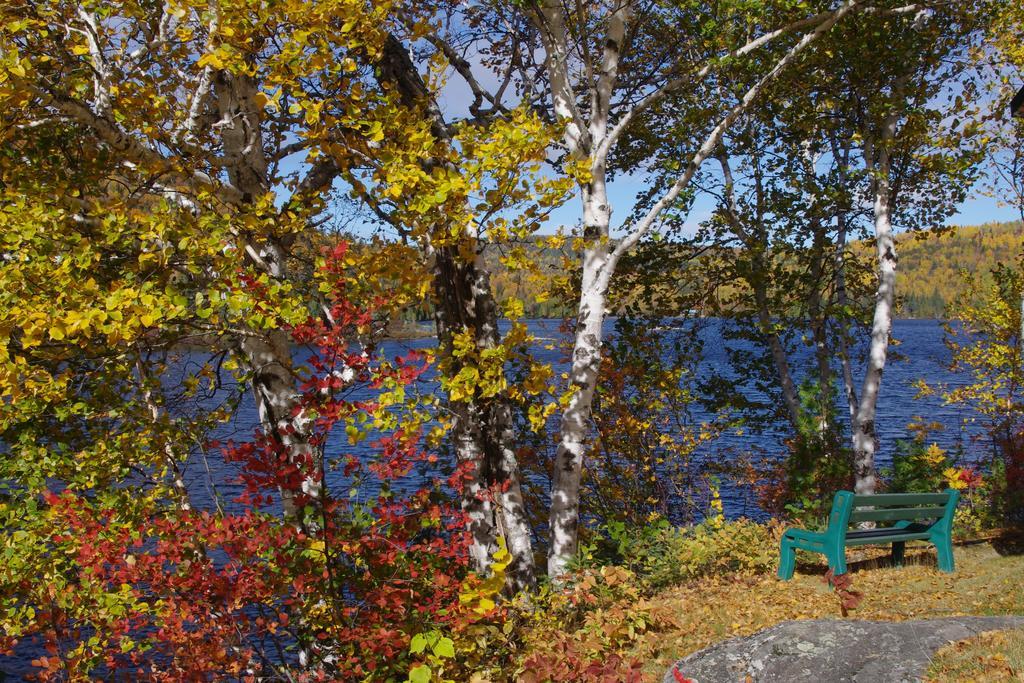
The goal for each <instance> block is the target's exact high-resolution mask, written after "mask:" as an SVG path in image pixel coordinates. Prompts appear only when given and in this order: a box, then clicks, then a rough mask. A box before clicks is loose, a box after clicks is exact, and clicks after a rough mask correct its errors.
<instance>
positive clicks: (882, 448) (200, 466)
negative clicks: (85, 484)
mask: <svg viewBox="0 0 1024 683" xmlns="http://www.w3.org/2000/svg"><path fill="white" fill-rule="evenodd" d="M725 324H726V323H725V321H722V320H711V321H704V323H703V324H702V328H701V330H700V339H701V340H702V341H703V359H702V361H701V363H702V364H703V367H701V366H698V370H699V371H700V370H715V371H718V372H721V373H723V374H725V375H726V376H729V375H730V374H731V373H734V371H733V370H732V369H731V368H730V366H729V361H728V357H727V355H726V350H725V349H726V343H725V342H724V341H723V325H725ZM529 327H530V330H531V332H532V333H533V334H534V335H535V336H536V337H537V338H538V343H537V344H536V345H535V347H534V349H533V352H534V354H535V356H536V357H537V358H538V360H540V361H542V362H545V363H550V364H552V365H553V366H554V367H555V371H556V375H557V374H558V373H560V372H562V371H564V370H565V369H566V367H565V362H564V358H565V355H566V354H565V351H564V350H563V349H562V348H559V344H558V343H557V342H558V341H559V340H562V339H563V338H562V336H561V333H560V332H559V327H560V321H559V320H533V321H530V322H529ZM612 328H613V321H609V322H608V324H607V333H608V334H609V335H610V334H612V333H613V329H612ZM893 332H894V337H895V339H896V340H898V342H899V344H898V346H897V347H895V350H896V351H897V352H898V355H899V357H900V358H898V359H896V360H892V361H891V362H890V363H889V364H888V365H887V368H886V371H885V375H884V377H883V382H882V390H881V395H880V399H879V405H878V419H877V430H878V436H879V451H878V455H877V464H878V466H879V467H880V468H884V467H886V466H887V465H888V464H889V463H890V462H891V458H892V453H893V449H894V447H895V445H896V441H897V440H898V439H901V438H906V436H907V429H906V427H907V424H908V423H910V422H912V421H916V420H920V419H922V418H923V419H925V420H926V421H928V422H938V423H941V424H942V425H943V426H944V429H943V430H942V431H939V432H936V433H934V434H933V435H932V437H931V438H932V440H934V441H935V442H937V443H938V444H939V445H940V446H942V447H943V448H946V449H958V450H960V451H962V452H963V457H964V459H965V460H967V461H977V460H980V459H982V458H983V457H984V455H985V454H986V453H985V451H986V448H987V444H986V442H985V441H984V440H983V439H981V438H980V437H981V430H980V427H979V425H977V424H976V423H973V422H972V419H973V418H974V417H975V415H974V413H973V411H972V410H970V409H969V408H967V407H964V406H948V405H944V404H943V401H942V399H941V397H940V396H938V395H931V396H928V397H923V398H916V397H915V395H916V394H917V389H916V388H915V387H914V383H915V382H916V381H918V380H922V379H923V380H925V381H927V382H928V383H930V384H932V385H947V386H958V385H962V384H964V383H965V382H966V379H967V378H966V377H964V376H963V375H957V374H955V373H951V372H950V371H949V370H948V369H947V365H948V361H949V350H948V349H947V347H946V345H945V344H944V341H943V339H944V331H943V328H942V324H941V322H939V321H936V320H899V321H896V323H895V325H894V330H893ZM662 333H663V334H674V333H675V332H674V331H673V330H672V329H666V330H664V331H663V332H662ZM435 344H436V340H435V339H433V338H424V339H416V340H409V341H393V340H389V341H385V342H384V343H383V344H382V346H381V349H380V351H381V352H382V353H383V355H384V356H386V357H394V356H398V355H404V354H406V353H407V352H408V351H409V350H412V349H423V348H429V347H432V346H434V345H435ZM549 346H553V347H554V348H548V347H549ZM810 354H811V351H810V349H809V348H803V349H801V350H800V351H799V352H798V353H796V354H795V355H794V358H793V368H794V372H795V373H797V375H798V378H799V373H800V371H801V368H802V367H809V366H810V365H811V359H810ZM206 358H207V356H205V354H190V355H189V357H188V358H187V359H186V362H185V364H184V365H183V366H182V367H192V368H194V367H195V366H197V365H201V364H202V362H204V361H205V360H206ZM301 358H302V353H299V354H298V359H299V360H300V361H301ZM862 372H863V366H862V364H857V365H856V366H855V379H856V380H857V381H858V382H859V380H860V377H861V375H862ZM419 389H420V390H421V391H436V390H437V385H436V382H435V381H434V380H433V377H432V375H431V374H430V373H428V374H427V375H426V376H425V377H424V379H423V380H422V383H421V385H420V387H419ZM858 391H859V384H858ZM754 394H756V392H754ZM754 394H751V395H752V396H753V395H754ZM355 397H357V398H369V394H368V393H367V394H363V395H360V393H359V392H358V391H357V393H356V394H355ZM837 410H838V415H839V416H840V419H841V420H846V415H847V410H846V407H845V405H839V406H837ZM708 417H710V416H709V414H708V413H706V412H703V411H702V410H701V409H700V408H698V407H695V408H694V409H693V418H694V419H696V420H698V421H699V420H701V419H707V418H708ZM257 425H258V418H257V415H256V410H255V406H254V404H253V401H252V399H251V397H250V396H249V395H248V394H246V395H244V396H243V397H242V400H241V404H240V405H239V407H238V409H237V411H236V412H235V415H234V418H233V420H232V421H231V422H230V423H228V424H226V425H225V426H224V427H223V428H222V429H220V430H219V431H218V432H217V433H216V434H215V436H216V437H217V438H219V439H222V440H226V439H232V438H233V439H237V440H245V439H248V438H250V437H251V436H252V434H253V432H254V431H255V429H256V427H257ZM549 427H550V428H551V429H554V428H556V427H557V415H556V416H554V417H553V418H552V420H551V422H550V425H549ZM783 436H784V434H783V433H782V431H780V430H779V429H777V428H776V429H773V428H771V426H769V427H768V428H766V429H762V430H754V429H749V428H745V429H743V430H742V431H737V430H731V431H726V432H725V433H723V434H722V436H720V437H719V438H718V439H716V440H715V441H714V442H712V443H710V444H707V445H705V446H703V447H701V449H700V450H699V451H698V452H697V453H696V454H695V461H697V462H698V463H699V462H701V461H704V462H707V461H709V460H719V461H720V460H722V459H729V458H736V457H738V456H743V455H746V454H751V453H755V454H759V455H762V456H769V457H771V456H779V455H781V454H782V453H784V446H783V443H782V438H783ZM372 441H373V440H372V439H368V440H367V441H366V442H364V443H362V444H359V445H357V446H351V445H350V444H348V443H347V441H346V439H345V437H344V435H343V434H339V435H338V437H337V438H336V439H332V441H331V442H330V443H328V445H327V448H326V453H327V455H328V457H338V456H340V455H342V454H350V453H351V454H356V455H360V456H363V457H370V456H371V454H372V451H373V446H372ZM235 479H236V474H235V472H234V471H233V467H232V466H231V465H226V464H225V463H223V461H222V460H221V459H220V458H219V456H218V454H217V453H216V452H211V453H210V454H208V456H207V457H206V458H205V459H203V458H200V457H198V456H197V457H195V458H193V460H192V461H190V463H189V465H188V468H187V471H186V480H187V482H188V484H189V488H190V489H191V490H192V492H193V494H194V496H195V497H196V499H197V503H198V504H199V505H201V506H202V505H210V504H211V502H212V499H211V498H210V494H211V492H212V490H213V489H214V488H215V489H216V491H217V492H218V493H219V494H220V495H221V498H222V499H223V500H224V501H228V503H229V502H230V500H231V499H233V498H234V497H235V496H236V495H237V494H238V493H239V492H240V491H241V487H240V486H239V485H238V484H237V483H236V482H235ZM328 485H329V486H330V487H331V488H332V490H346V489H347V488H348V486H349V482H348V481H347V480H345V479H344V478H343V477H342V476H341V475H340V474H337V475H335V476H334V478H333V479H332V478H329V480H328ZM410 485H413V484H410ZM363 495H373V491H372V489H368V490H366V491H364V492H363ZM723 498H724V504H725V511H726V514H727V515H728V516H740V515H747V516H753V517H759V516H761V513H760V510H759V509H758V507H757V504H756V501H755V500H754V498H753V495H752V494H751V492H750V491H748V490H745V489H741V488H737V487H735V486H732V485H730V484H729V483H728V482H726V483H725V485H724V486H723Z"/></svg>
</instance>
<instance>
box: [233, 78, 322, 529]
mask: <svg viewBox="0 0 1024 683" xmlns="http://www.w3.org/2000/svg"><path fill="white" fill-rule="evenodd" d="M213 81H214V83H213V93H214V96H215V106H216V108H217V115H218V117H219V120H218V122H217V123H216V124H215V128H216V129H217V130H218V132H219V133H220V137H221V143H222V145H223V148H224V161H225V166H226V168H227V173H228V179H229V180H230V182H231V184H232V185H233V186H234V187H235V188H237V189H238V190H239V192H240V193H241V201H242V202H243V203H245V202H251V201H254V200H255V199H256V198H257V197H260V196H262V195H263V194H264V193H266V192H267V191H268V190H269V185H268V179H267V158H266V155H265V153H264V149H263V139H262V131H261V127H260V119H261V110H260V107H259V106H258V105H257V104H256V102H255V100H254V97H255V95H256V93H257V88H256V84H255V82H254V81H253V80H252V79H251V78H249V77H246V76H242V75H237V74H230V73H227V72H224V71H221V72H218V73H217V74H216V76H215V77H214V79H213ZM240 246H241V247H242V248H244V249H245V251H246V253H248V254H249V256H250V257H251V258H252V259H253V260H254V262H256V263H257V265H258V266H259V267H261V268H262V269H263V270H265V271H266V272H267V274H268V275H270V276H271V277H273V278H274V279H276V280H284V279H285V278H286V277H287V269H286V264H285V254H284V251H283V250H282V249H281V248H280V247H279V246H277V245H275V244H273V243H271V242H269V241H268V242H267V243H265V244H261V245H255V246H254V245H248V244H242V245H240ZM239 349H240V351H241V355H242V358H243V360H244V361H245V362H246V363H247V365H248V366H249V368H250V369H251V371H252V373H253V376H252V392H253V396H254V398H255V401H256V412H257V414H258V415H259V418H260V426H261V427H262V429H263V431H264V433H266V434H267V435H268V436H271V437H273V438H276V439H277V440H278V442H279V443H280V444H281V446H282V447H283V448H284V449H285V451H286V452H287V454H288V458H289V460H290V461H291V462H292V463H294V464H296V465H298V466H299V467H300V469H301V471H302V472H303V480H302V483H301V490H302V492H303V493H304V494H306V495H308V496H310V497H311V498H318V497H319V495H320V491H321V485H320V481H319V471H320V468H319V465H318V462H317V457H316V453H314V449H313V448H312V446H311V445H310V443H309V425H308V424H307V420H306V419H304V418H303V416H302V414H301V413H298V414H297V413H296V408H297V407H298V404H299V394H298V391H297V388H296V382H295V377H294V375H293V373H292V353H291V343H290V338H289V336H288V333H287V332H285V331H284V330H269V331H265V332H264V331H259V330H254V331H252V333H251V334H245V335H243V336H242V337H241V339H240V340H239ZM281 498H282V505H283V508H284V513H285V516H286V518H287V519H289V520H290V521H291V522H292V523H293V524H296V525H300V526H302V525H304V524H305V523H306V520H303V519H302V511H301V510H300V509H299V507H298V505H297V504H296V502H295V500H294V495H293V492H292V491H289V490H285V489H282V490H281Z"/></svg>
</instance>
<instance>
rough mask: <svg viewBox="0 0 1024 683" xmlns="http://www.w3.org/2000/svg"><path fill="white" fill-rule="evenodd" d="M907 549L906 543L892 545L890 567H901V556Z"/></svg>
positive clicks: (899, 542)
mask: <svg viewBox="0 0 1024 683" xmlns="http://www.w3.org/2000/svg"><path fill="white" fill-rule="evenodd" d="M906 549H907V542H906V541H896V542H895V543H893V544H892V566H894V567H902V566H903V554H904V552H905V551H906Z"/></svg>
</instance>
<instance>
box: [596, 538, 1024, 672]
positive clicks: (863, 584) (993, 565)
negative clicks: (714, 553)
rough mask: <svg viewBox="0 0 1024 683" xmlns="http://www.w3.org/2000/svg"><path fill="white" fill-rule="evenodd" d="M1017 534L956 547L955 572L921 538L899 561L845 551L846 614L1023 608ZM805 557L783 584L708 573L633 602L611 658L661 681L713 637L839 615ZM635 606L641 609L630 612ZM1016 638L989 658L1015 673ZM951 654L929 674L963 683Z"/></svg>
mask: <svg viewBox="0 0 1024 683" xmlns="http://www.w3.org/2000/svg"><path fill="white" fill-rule="evenodd" d="M1022 538H1024V537H1022V536H1021V535H1020V534H1012V535H1011V534H1001V535H996V536H992V537H989V538H986V539H981V540H976V541H972V542H968V543H962V544H960V545H957V546H956V548H955V550H954V553H955V558H956V563H957V567H956V572H955V573H954V574H943V573H941V572H939V571H938V570H937V569H936V567H935V553H934V550H933V549H931V548H930V547H927V546H926V545H924V544H921V545H913V546H910V545H908V548H907V558H906V562H905V565H904V566H903V567H893V566H892V565H891V562H890V560H889V557H888V550H887V549H883V548H864V549H858V550H856V551H851V552H850V553H849V554H848V558H849V569H850V574H849V575H850V577H851V579H852V582H851V583H852V585H850V586H849V588H848V590H849V591H852V592H854V593H856V594H859V596H858V597H859V601H856V606H855V607H854V608H853V609H850V610H848V613H849V617H850V618H856V619H872V620H884V621H903V620H907V619H929V618H938V617H948V616H959V615H1005V614H1024V582H1022V581H1021V576H1024V542H1022ZM804 559H805V562H804V563H803V564H801V565H798V568H797V574H796V576H795V577H794V578H793V580H791V581H788V582H787V581H780V580H779V579H777V578H775V577H774V576H773V575H770V574H767V573H759V574H753V575H752V574H734V575H731V576H729V575H717V576H708V577H705V578H700V579H697V580H694V581H691V582H688V583H685V584H683V585H679V586H675V587H672V588H668V589H665V590H662V591H660V592H657V593H655V594H654V595H653V596H651V597H649V598H648V599H646V600H644V601H642V602H640V603H639V604H638V603H636V602H634V603H633V604H632V610H630V612H631V614H632V618H631V619H630V621H631V622H633V624H634V628H631V629H627V630H626V631H624V632H622V631H620V637H617V638H616V637H613V638H611V641H614V643H615V645H616V647H617V648H619V652H618V653H616V655H617V656H621V657H622V658H623V659H624V660H630V661H637V660H639V661H642V662H644V664H643V669H642V679H646V680H659V679H660V677H661V676H662V675H664V672H665V671H666V670H667V669H668V668H669V667H670V666H671V665H672V664H673V663H674V662H675V661H676V660H678V659H680V658H681V657H684V656H686V655H688V654H690V653H692V652H695V651H697V650H700V649H703V648H705V647H707V646H709V645H711V644H714V643H716V642H719V641H722V640H726V639H728V638H732V637H737V636H746V635H750V634H752V633H755V632H756V631H759V630H761V629H763V628H766V627H768V626H771V625H773V624H776V623H779V622H781V621H786V620H790V619H820V618H829V617H834V618H837V619H838V618H843V617H842V615H841V613H842V605H841V598H840V596H839V595H837V593H836V592H835V591H833V590H832V589H831V588H830V587H829V585H828V583H827V580H826V577H825V573H826V568H825V567H824V565H822V564H819V563H817V562H816V560H815V559H814V558H811V557H807V558H804ZM627 599H628V598H627ZM619 607H620V608H622V607H626V606H625V605H620V606H619ZM637 607H639V608H640V609H641V611H643V612H644V614H643V615H638V614H637V611H636V608H637ZM615 608H616V606H615V605H611V606H609V607H605V608H603V610H602V614H604V615H609V614H612V613H614V612H615ZM638 620H639V623H638ZM588 622H589V623H588V624H587V625H586V626H585V627H584V628H585V629H589V630H591V631H594V630H597V631H600V630H601V627H602V626H604V627H608V626H611V625H612V624H610V623H605V624H595V623H594V622H593V621H592V620H590V619H588ZM641 624H642V625H641ZM595 627H596V629H595ZM1020 640H1021V638H1020V635H1019V634H1018V635H1014V636H1007V643H1009V644H1008V645H1007V647H1013V648H1016V650H1015V652H1016V653H1017V654H1016V655H1013V656H1010V655H1006V654H1004V655H1002V658H1001V659H1000V658H997V660H998V661H996V664H998V665H999V666H1001V667H1003V668H1002V670H1003V671H1012V672H1013V675H1017V673H1019V671H1020V661H1019V660H1020V659H1021V657H1020V653H1021V642H1020ZM1011 641H1012V642H1011ZM605 642H606V643H607V642H608V641H605ZM993 642H994V641H993ZM1000 642H1002V641H1000ZM989 645H990V643H989V641H984V642H979V643H974V644H972V645H971V648H973V649H971V650H970V652H971V653H977V652H984V651H985V648H986V647H988V646H989ZM962 651H963V650H962ZM962 651H961V652H962ZM954 654H955V653H954ZM954 659H955V658H954ZM944 661H945V660H944ZM949 661H950V663H949V664H948V665H944V667H945V668H943V669H942V670H941V671H940V672H938V673H936V676H937V677H936V680H963V678H962V676H961V677H958V675H957V672H958V671H960V669H957V668H955V667H956V666H959V664H957V663H956V662H954V661H953V659H950V660H949ZM994 661H995V660H994ZM1015 662H1016V663H1015ZM942 672H952V673H949V674H948V675H947V674H944V673H942ZM968 677H970V675H969V676H968ZM991 680H999V679H991Z"/></svg>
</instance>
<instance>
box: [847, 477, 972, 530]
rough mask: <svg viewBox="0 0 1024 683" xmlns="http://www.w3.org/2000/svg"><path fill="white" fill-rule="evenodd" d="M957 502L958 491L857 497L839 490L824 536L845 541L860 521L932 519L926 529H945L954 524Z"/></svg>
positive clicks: (894, 521)
mask: <svg viewBox="0 0 1024 683" xmlns="http://www.w3.org/2000/svg"><path fill="white" fill-rule="evenodd" d="M959 500H960V492H959V491H957V490H956V489H946V490H945V491H943V492H942V493H877V494H873V495H860V496H858V495H856V494H854V493H853V492H852V491H838V492H837V493H836V495H835V498H833V500H832V511H831V513H829V516H828V529H827V533H828V534H829V535H830V536H833V537H835V538H838V539H844V538H845V537H846V529H847V527H848V526H850V525H851V524H857V523H859V522H893V523H896V522H914V521H919V520H920V521H927V520H934V521H933V522H931V524H927V525H926V526H929V527H930V526H933V525H946V526H948V525H950V524H952V523H953V513H954V511H955V510H956V504H957V502H958V501H959ZM858 508H869V509H858Z"/></svg>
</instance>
